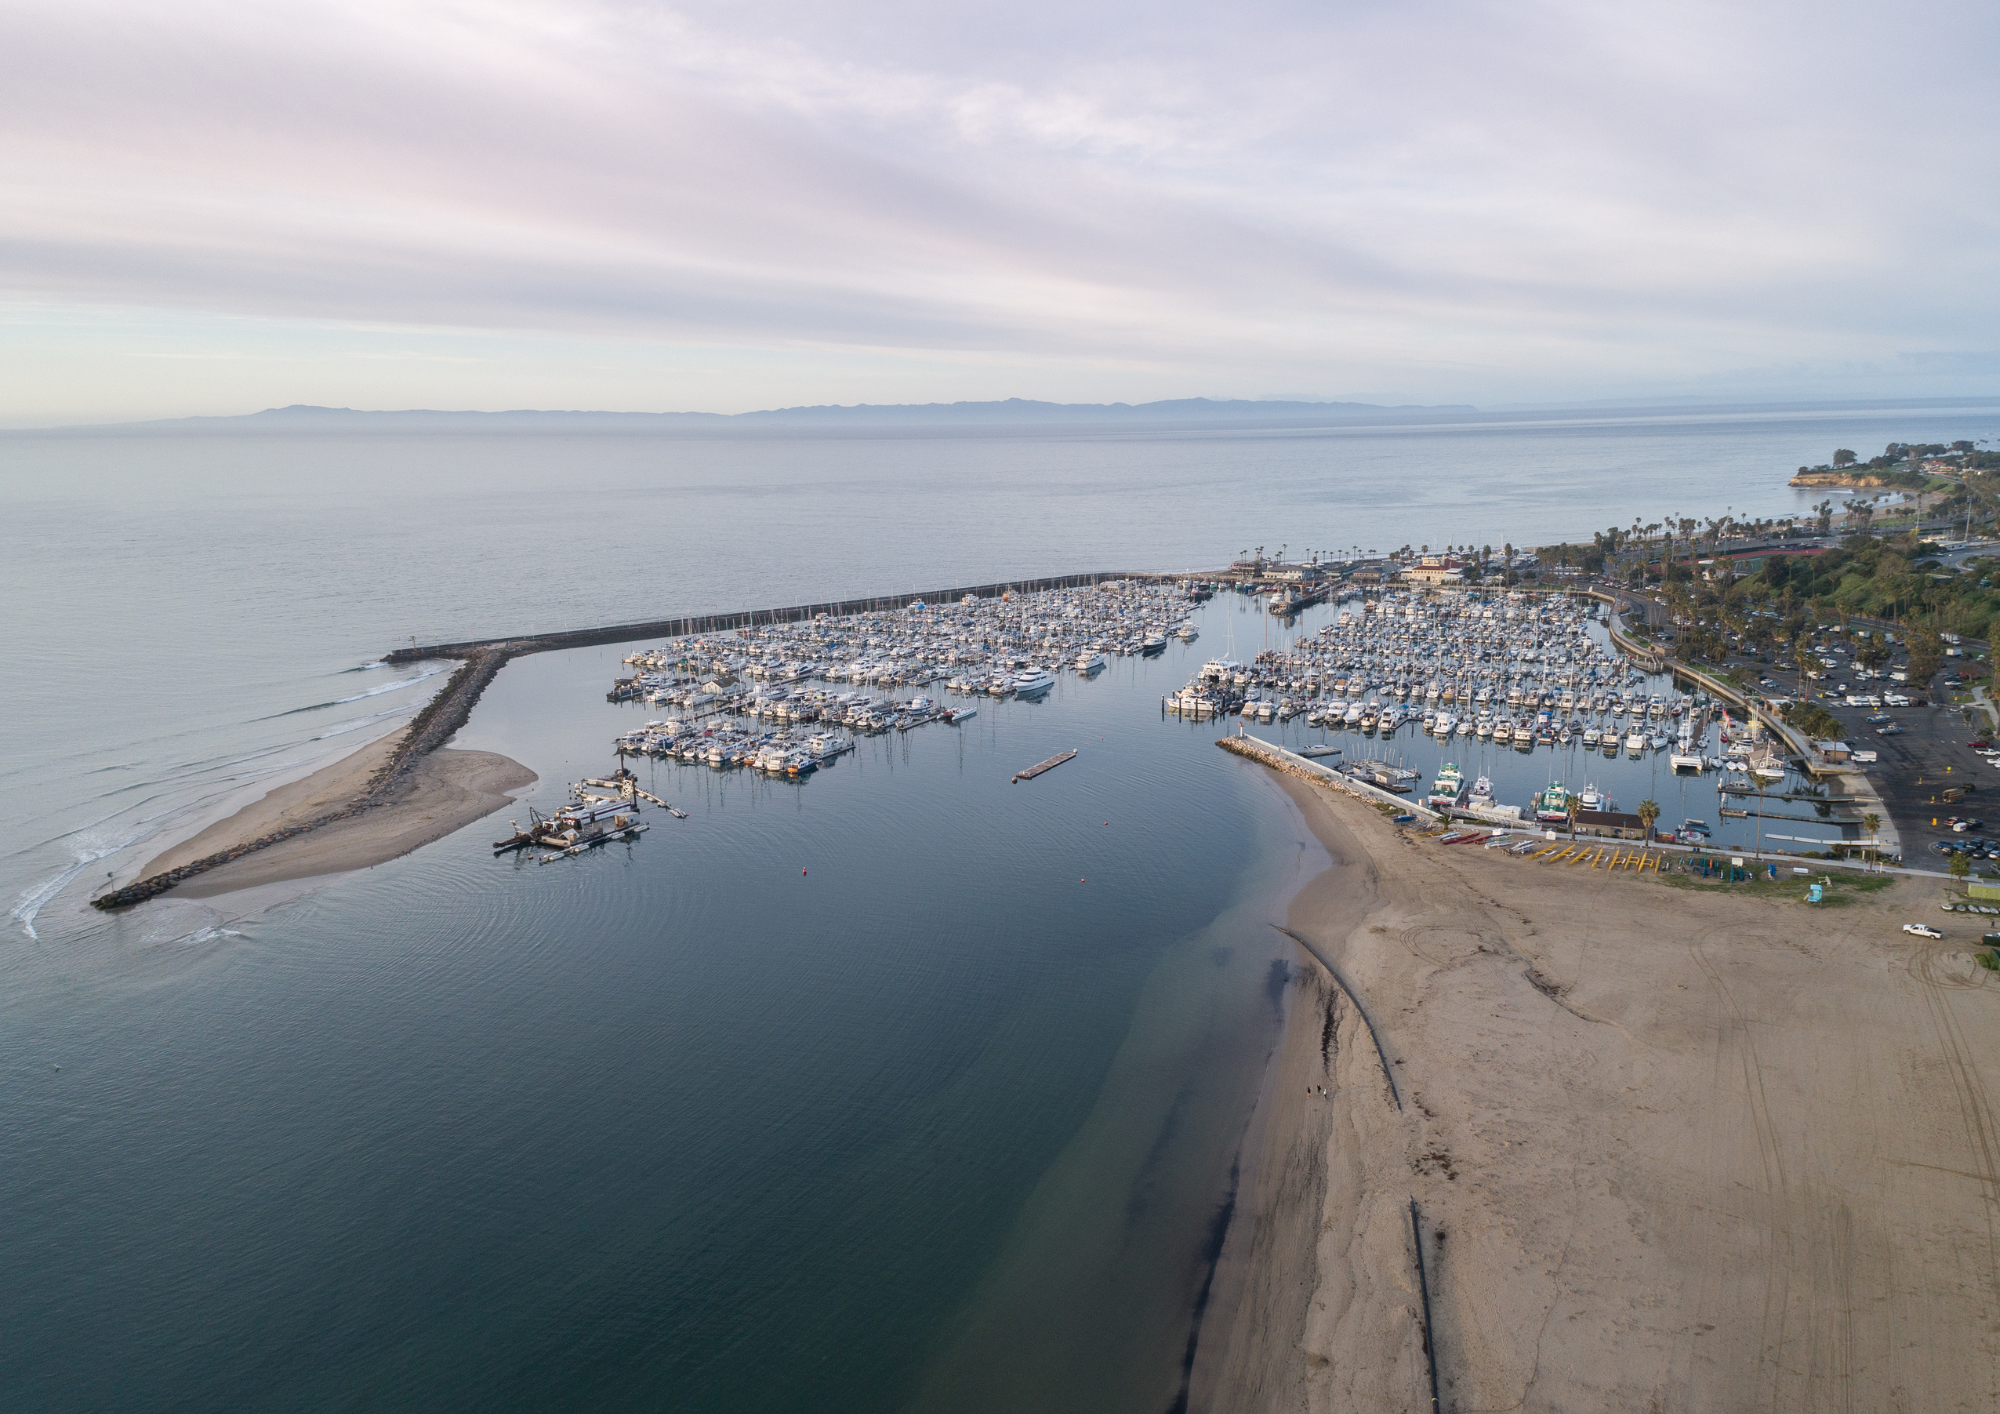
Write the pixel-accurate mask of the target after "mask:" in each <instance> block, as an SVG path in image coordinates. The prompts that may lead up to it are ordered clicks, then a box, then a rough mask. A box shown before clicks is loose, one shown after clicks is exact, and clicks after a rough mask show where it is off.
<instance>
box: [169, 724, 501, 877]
mask: <svg viewBox="0 0 2000 1414" xmlns="http://www.w3.org/2000/svg"><path fill="white" fill-rule="evenodd" d="M401 736H402V733H400V732H397V733H392V734H391V735H389V736H386V737H384V738H382V739H381V740H380V741H377V742H373V743H371V744H369V745H368V746H365V747H363V748H361V750H359V751H356V752H353V753H351V754H350V755H347V756H344V757H342V758H341V759H340V760H338V761H336V762H334V763H333V764H332V765H330V766H326V767H324V768H322V769H321V770H319V771H316V772H314V773H313V774H312V775H310V776H307V777H305V778H304V779H303V780H298V781H293V782H291V783H290V784H289V785H283V786H279V787H278V788H277V789H276V790H273V791H271V792H270V793H269V794H267V795H265V796H264V797H262V798H261V799H259V800H255V801H252V802H251V803H250V804H248V805H246V806H244V807H243V808H242V809H241V810H239V811H237V812H236V813H235V814H233V815H230V816H228V817H227V818H226V819H222V820H218V821H216V822H215V823H214V824H212V825H210V826H208V828H206V829H204V830H203V831H202V832H201V833H200V834H197V835H195V836H193V837H192V838H190V839H187V840H183V841H182V842H180V843H179V844H176V845H174V846H173V847H172V848H170V849H168V850H166V851H165V852H164V853H162V854H160V855H159V856H157V857H156V858H154V859H151V860H148V861H147V863H146V865H145V867H144V868H143V869H142V870H140V871H139V872H140V877H148V876H151V875H154V874H159V873H163V872H165V871H166V870H169V869H173V868H176V867H178V866H180V865H183V864H187V863H190V862H192V861H194V860H197V859H203V858H206V857H207V856H209V855H211V854H216V853H219V852H221V851H223V850H226V849H229V848H231V847H232V846H234V845H236V844H238V843H239V842H241V841H244V840H249V839H255V838H257V837H258V836H261V835H265V834H269V833H271V832H272V831H274V830H279V829H283V828H285V827H286V826H288V825H293V824H297V823H299V822H302V821H306V820H311V819H314V818H316V817H318V816H320V815H323V814H325V813H327V812H328V811H330V810H335V809H338V808H339V807H341V806H343V805H345V804H346V803H347V802H349V801H351V800H353V799H354V798H355V797H356V796H358V795H359V794H361V792H362V790H363V789H364V788H365V787H366V786H367V784H368V782H369V780H370V779H371V778H372V777H373V776H374V774H375V772H376V771H377V770H378V769H380V767H381V766H382V764H383V763H384V762H385V761H387V760H388V758H389V755H390V753H391V752H392V751H393V750H394V749H395V747H396V744H397V742H398V741H399V739H400V738H401ZM535 780H536V776H535V773H534V772H533V771H530V770H529V769H528V768H527V767H526V766H523V765H521V764H520V763H519V762H518V761H514V760H512V759H510V758H508V757H505V756H500V755H497V754H495V753H493V752H490V751H459V750H454V749H451V748H443V749H440V750H437V751H433V752H431V753H430V754H429V755H427V756H424V757H422V758H420V759H419V761H418V762H417V763H416V764H415V766H414V767H413V768H412V769H411V770H410V772H409V774H408V775H407V776H406V777H405V778H404V779H403V780H402V781H401V782H399V783H398V785H397V787H396V789H395V791H394V793H393V795H392V796H391V798H390V799H388V800H386V801H385V802H383V803H382V804H380V805H377V806H375V807H373V808H371V809H369V810H367V811H366V812H364V813H362V814H360V815H358V816H355V817H354V818H352V819H348V820H338V821H335V822H334V823H332V824H328V825H322V826H321V827H320V828H318V829H316V830H313V831H311V832H310V833H308V834H302V835H298V836H296V837H294V838H292V839H289V840H284V841H281V842H279V843H277V844H274V845H270V846H268V847H266V848H264V849H260V850H258V851H256V852H255V853H254V854H246V855H244V856H243V857H242V858H241V859H235V860H231V861H230V862H229V863H227V864H223V865H219V866H217V867H216V868H214V869H211V870H209V871H208V872H206V873H204V874H198V875H196V876H195V877H193V878H191V879H189V880H187V881H186V882H185V883H182V884H179V885H177V886H176V887H174V888H173V889H171V890H169V891H168V893H167V894H166V895H163V897H173V898H214V897H217V896H218V895H221V894H228V893H234V892H236V891H237V890H239V889H249V888H256V887H258V886H260V885H263V884H273V883H280V882H284V881H288V880H294V879H309V878H317V877H319V876H321V875H328V874H340V873H345V872H347V871H349V870H354V869H367V868H370V867H372V866H374V865H377V864H382V863H386V862H387V861H389V860H391V859H396V858H399V857H401V856H402V855H405V854H408V853H409V852H410V851H411V850H414V849H417V848H419V847H421V846H423V845H426V844H429V843H430V842H431V841H433V840H437V839H442V838H443V837H444V836H446V835H448V834H451V833H452V832H453V831H454V830H458V829H461V828H463V827H464V826H466V825H469V824H471V823H472V822H473V821H474V820H477V819H479V818H480V817H482V816H485V815H490V814H492V813H493V812H494V811H496V810H498V809H499V808H500V807H501V806H503V805H507V804H510V803H512V797H511V796H509V795H508V792H509V791H515V790H519V789H521V788H522V787H523V786H527V785H531V784H533V783H534V781H535Z"/></svg>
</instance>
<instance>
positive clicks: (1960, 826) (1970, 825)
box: [1951, 820, 1986, 835]
mask: <svg viewBox="0 0 2000 1414" xmlns="http://www.w3.org/2000/svg"><path fill="white" fill-rule="evenodd" d="M1985 823H1986V822H1985V821H1984V820H1953V821H1952V822H1951V832H1952V833H1953V834H1954V835H1967V834H1971V833H1972V832H1973V831H1974V830H1976V829H1979V828H1980V827H1981V826H1982V825H1984V824H1985Z"/></svg>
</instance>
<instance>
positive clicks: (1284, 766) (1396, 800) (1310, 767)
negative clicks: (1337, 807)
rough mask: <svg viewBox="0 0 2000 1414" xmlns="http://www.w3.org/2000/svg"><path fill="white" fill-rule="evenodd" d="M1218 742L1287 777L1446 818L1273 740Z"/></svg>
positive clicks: (1421, 815) (1430, 818) (1420, 816)
mask: <svg viewBox="0 0 2000 1414" xmlns="http://www.w3.org/2000/svg"><path fill="white" fill-rule="evenodd" d="M1215 744H1216V745H1217V746H1219V747H1221V748H1222V749H1223V750H1224V751H1233V752H1235V753H1236V754H1237V755H1238V756H1248V757H1249V758H1250V759H1251V760H1253V761H1257V762H1261V763H1262V764H1263V765H1266V766H1269V767H1270V768H1271V769H1272V770H1274V771H1283V772H1284V773H1285V774H1286V775H1288V776H1297V777H1298V778H1299V779H1300V780H1302V781H1311V782H1312V783H1313V784H1314V785H1317V786H1332V787H1333V788H1334V789H1335V790H1342V791H1346V792H1347V793H1348V794H1349V795H1352V796H1357V797H1359V798H1360V799H1362V800H1365V801H1367V802H1368V803H1369V804H1371V805H1386V806H1389V807H1391V808H1392V809H1394V810H1396V811H1397V812H1399V813H1404V814H1410V815H1414V816H1416V817H1417V818H1418V819H1420V820H1426V821H1431V822H1433V823H1435V822H1438V821H1441V820H1443V819H1444V817H1443V816H1442V815H1439V814H1438V813H1437V812H1436V811H1435V810H1432V809H1431V808H1430V807H1429V806H1427V805H1419V804H1417V803H1416V802H1415V801H1411V800H1404V799H1403V798H1402V797H1401V796H1397V795H1391V794H1390V793H1389V792H1388V791H1386V790H1378V789H1377V788H1376V787H1374V786H1371V785H1369V784H1368V783H1367V782H1366V781H1357V780H1355V779H1354V778H1353V777H1352V776H1345V775H1342V774H1341V773H1340V772H1339V771H1330V770H1328V769H1327V768H1326V767H1324V766H1322V765H1320V764H1319V763H1318V762H1317V761H1308V760H1306V759H1305V757H1303V756H1300V755H1297V754H1296V753H1294V752H1290V751H1287V750H1285V748H1284V747H1282V746H1279V745H1277V744H1276V743H1274V742H1268V741H1265V740H1264V739H1263V738H1262V737H1256V736H1225V737H1221V738H1218V739H1217V741H1216V743H1215Z"/></svg>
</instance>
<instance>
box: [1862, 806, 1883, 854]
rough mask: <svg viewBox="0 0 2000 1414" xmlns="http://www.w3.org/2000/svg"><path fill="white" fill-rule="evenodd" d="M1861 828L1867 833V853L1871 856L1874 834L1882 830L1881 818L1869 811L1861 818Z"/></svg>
mask: <svg viewBox="0 0 2000 1414" xmlns="http://www.w3.org/2000/svg"><path fill="white" fill-rule="evenodd" d="M1861 828H1862V829H1864V830H1866V831H1867V832H1868V852H1869V853H1870V854H1871V855H1872V854H1873V853H1874V852H1875V832H1876V831H1877V830H1879V829H1881V828H1882V817H1881V816H1880V815H1877V814H1876V813H1875V812H1874V811H1872V810H1871V811H1869V812H1868V813H1867V814H1866V815H1863V816H1862V817H1861Z"/></svg>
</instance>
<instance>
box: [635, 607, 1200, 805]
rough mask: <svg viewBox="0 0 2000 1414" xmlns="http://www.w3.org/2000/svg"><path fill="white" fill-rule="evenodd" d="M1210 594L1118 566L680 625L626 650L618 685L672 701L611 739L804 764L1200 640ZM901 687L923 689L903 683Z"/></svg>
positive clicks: (765, 763)
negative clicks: (1016, 584)
mask: <svg viewBox="0 0 2000 1414" xmlns="http://www.w3.org/2000/svg"><path fill="white" fill-rule="evenodd" d="M1207 594H1208V591H1207V590H1205V589H1202V588H1196V587H1192V586H1182V585H1179V584H1176V583H1174V582H1172V581H1162V580H1151V579H1129V580H1126V579H1106V580H1100V581H1097V582H1095V583H1093V584H1091V585H1089V586H1087V587H1063V588H1055V589H1044V590H1040V591H1035V592H1027V593H1018V594H1017V593H1015V592H1013V591H1011V590H1003V591H1002V592H1000V593H998V594H996V595H993V596H991V597H986V598H982V597H979V596H978V595H975V594H971V593H967V594H963V595H961V596H960V597H959V599H958V600H957V601H956V602H953V603H945V604H936V605H933V604H931V603H930V602H928V601H926V600H924V599H921V598H918V599H912V600H910V601H909V602H908V603H907V604H904V605H902V606H901V607H899V608H896V609H892V610H881V609H874V610H868V611H864V612H860V613H854V614H849V615H844V616H843V615H837V614H834V613H820V614H817V615H814V616H813V617H812V618H810V619H807V620H804V621H785V620H779V621H775V622H769V623H764V624H759V625H751V626H745V627H742V628H739V629H736V630H735V631H733V632H731V633H728V634H723V635H715V634H707V635H696V636H692V637H688V638H682V639H677V640H674V641H672V642H670V643H668V644H664V645H661V646H659V647H655V648H650V649H643V650H640V651H638V652H634V653H631V654H628V655H626V657H625V660H624V663H625V666H627V667H629V668H631V669H633V672H632V673H631V674H630V675H628V676H624V677H621V678H619V679H618V680H617V681H616V682H614V683H613V684H612V688H611V691H610V692H609V693H608V694H607V699H608V700H610V701H613V702H620V703H638V704H643V705H646V706H654V707H669V708H673V709H676V710H675V712H674V715H672V716H669V717H662V718H655V719H652V720H649V721H647V722H646V723H645V724H644V725H642V726H640V727H637V728H634V729H632V730H629V731H626V732H622V733H620V734H619V736H618V737H617V739H616V741H615V742H614V743H613V748H614V750H615V751H616V752H617V754H618V755H619V756H620V757H621V758H623V757H626V756H645V757H652V758H656V759H662V760H679V761H683V762H688V763H691V764H706V765H709V766H713V767H717V768H746V769H750V770H755V771H761V772H764V773H766V774H768V775H772V776H785V777H789V778H791V779H794V780H797V779H803V778H805V777H809V776H811V775H812V774H813V773H814V772H816V771H818V770H820V769H822V768H823V767H826V766H828V765H830V764H832V762H833V761H835V760H836V759H838V758H839V757H841V756H843V755H846V754H847V753H849V752H851V751H853V750H854V748H855V743H856V740H857V739H859V738H865V737H869V736H882V735H886V734H889V733H892V732H894V733H902V732H909V731H913V730H915V729H917V728H919V727H924V726H929V725H932V724H934V723H935V724H943V725H950V726H962V725H964V724H965V723H966V722H968V721H971V720H972V719H974V718H975V717H977V716H978V715H979V701H980V699H988V700H991V699H1013V700H1017V701H1022V702H1040V701H1042V700H1044V699H1046V698H1047V697H1048V695H1049V694H1050V693H1051V691H1052V690H1053V689H1054V688H1055V686H1056V682H1057V677H1058V674H1062V675H1064V676H1067V677H1070V678H1072V679H1077V680H1081V681H1083V682H1089V681H1091V680H1093V679H1095V678H1097V677H1098V676H1099V675H1101V674H1102V673H1103V672H1104V671H1105V670H1106V668H1107V667H1108V666H1109V664H1110V663H1111V661H1112V659H1113V658H1139V659H1141V660H1145V659H1150V658H1156V657H1158V656H1160V655H1161V654H1162V653H1163V652H1164V651H1165V649H1166V646H1167V642H1168V636H1169V635H1170V634H1171V635H1173V637H1174V638H1175V640H1176V641H1178V642H1182V643H1187V642H1191V641H1192V640H1193V639H1194V638H1195V637H1196V636H1198V633H1199V630H1198V629H1196V628H1195V627H1194V626H1193V625H1192V624H1190V623H1189V622H1188V621H1187V616H1188V614H1189V613H1190V612H1191V611H1192V610H1193V609H1194V607H1195V606H1196V605H1197V604H1199V603H1200V602H1201V601H1202V600H1203V599H1205V598H1206V597H1207ZM898 688H902V689H918V690H917V691H913V692H911V693H910V694H909V695H907V696H904V695H900V694H898V693H896V692H895V691H894V689H898ZM921 689H932V690H933V691H931V692H926V691H922V690H921ZM885 690H886V691H885ZM933 692H935V693H936V695H933ZM1048 764H1049V763H1046V762H1045V763H1043V765H1042V766H1040V767H1035V768H1031V769H1030V771H1028V772H1023V773H1021V776H1020V778H1021V779H1030V778H1032V775H1033V774H1038V773H1039V772H1040V771H1041V770H1043V769H1047V767H1048Z"/></svg>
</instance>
